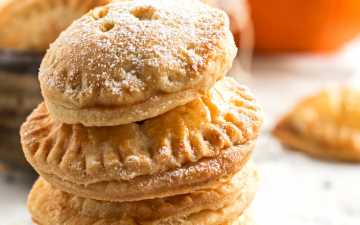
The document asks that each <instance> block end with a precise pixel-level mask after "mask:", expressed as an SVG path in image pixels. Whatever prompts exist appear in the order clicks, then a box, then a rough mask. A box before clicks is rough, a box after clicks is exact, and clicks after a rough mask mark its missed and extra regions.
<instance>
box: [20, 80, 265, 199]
mask: <svg viewBox="0 0 360 225" xmlns="http://www.w3.org/2000/svg"><path fill="white" fill-rule="evenodd" d="M261 122H262V115H261V110H260V108H259V107H258V106H257V104H256V102H255V100H254V98H253V97H252V95H251V94H250V93H249V92H248V90H247V89H246V88H244V87H243V86H240V85H239V84H237V82H236V81H235V80H233V79H232V78H226V79H224V80H221V81H219V82H217V83H216V85H215V86H214V87H213V88H212V89H211V90H210V92H209V93H208V95H206V96H204V97H203V98H198V99H197V100H194V101H192V102H190V103H188V104H186V105H184V106H180V107H177V108H175V109H173V110H171V111H169V112H167V113H165V114H163V115H160V116H158V117H156V118H153V119H149V120H146V121H143V122H141V123H132V124H127V125H121V126H116V127H84V126H82V125H67V124H63V123H61V122H58V121H56V120H54V119H52V117H51V116H50V115H49V113H48V112H47V110H46V107H45V105H44V104H41V105H39V107H38V108H37V109H36V110H35V111H34V112H33V113H32V114H31V115H30V116H29V117H28V119H27V121H26V122H25V123H24V124H23V126H22V128H21V132H20V133H21V141H22V146H23V150H24V152H25V156H26V158H27V159H28V161H29V162H30V163H31V164H32V165H33V166H34V168H35V169H36V170H37V171H38V172H39V173H40V174H42V175H43V176H44V177H45V178H48V179H52V180H58V182H56V181H55V182H56V183H62V184H63V185H62V186H64V185H65V183H69V185H67V186H71V187H74V185H76V186H77V187H76V188H75V187H74V189H84V188H85V186H86V189H89V187H90V186H89V185H92V186H93V187H101V186H103V185H108V183H112V185H115V184H118V183H122V184H123V185H125V184H127V185H125V186H124V188H130V187H131V183H132V182H134V180H133V179H134V178H138V179H137V180H139V182H140V183H142V185H144V184H145V183H147V182H154V181H152V179H155V178H156V179H157V180H158V184H159V185H160V184H162V183H164V184H165V185H166V180H161V179H165V177H168V176H170V174H171V173H173V175H171V177H173V178H166V179H176V180H177V182H178V185H181V183H183V182H184V183H186V182H185V180H186V179H187V178H185V177H183V178H181V179H180V178H179V177H178V178H177V177H176V176H178V175H181V174H182V173H184V176H185V174H188V175H190V174H193V176H195V177H198V178H197V179H206V177H207V176H202V177H200V176H199V175H200V174H203V175H204V174H208V175H209V176H210V174H212V175H211V176H213V175H215V174H217V175H216V176H221V173H220V171H222V172H225V171H227V172H231V171H232V170H234V171H236V168H238V167H239V166H240V165H241V163H240V164H238V165H233V164H235V161H236V162H242V161H243V160H244V159H245V158H246V157H247V155H248V154H249V153H250V152H251V150H252V148H253V145H254V140H255V139H256V137H257V135H258V133H259V128H260V125H261ZM231 159H233V160H234V162H231ZM196 163H200V164H199V165H197V164H196ZM201 163H202V164H203V165H201ZM210 163H214V164H216V165H217V166H219V167H221V168H222V169H220V168H215V167H214V166H211V165H210ZM223 164H227V166H225V165H223ZM211 167H213V168H211ZM195 168H197V170H199V171H198V172H196V171H192V172H190V171H189V170H194V169H195ZM201 168H203V169H201ZM200 170H201V171H202V173H201V171H200ZM211 170H218V171H217V172H213V171H211ZM180 171H182V172H180ZM177 173H178V175H177ZM159 174H162V175H159ZM141 176H147V177H141ZM211 176H210V177H211ZM56 177H58V178H56ZM160 177H162V178H161V179H160ZM195 177H194V178H195ZM62 180H66V181H67V182H61V181H62ZM194 182H196V180H194ZM100 184H101V185H100ZM99 185H100V186H99ZM118 185H120V184H118ZM129 185H130V186H129ZM160 186H161V185H160ZM115 187H117V188H115ZM68 188H70V187H67V189H68ZM108 188H109V187H108ZM138 188H140V189H139V190H136V188H131V191H130V192H129V191H124V189H120V186H117V185H115V186H114V189H116V190H114V191H116V192H118V194H121V195H122V197H125V196H124V195H132V192H134V194H135V193H137V192H138V191H142V192H145V189H146V188H142V187H140V186H139V187H138ZM154 188H155V187H152V185H150V187H149V191H151V192H153V191H152V190H151V189H154ZM67 189H65V190H67ZM71 189H73V188H71ZM96 189H97V188H96ZM161 189H162V188H161ZM110 190H111V189H110ZM71 191H72V192H73V191H74V190H71ZM93 191H95V189H94V190H93ZM78 194H80V193H78ZM81 194H83V195H84V193H81ZM88 194H90V193H88ZM88 194H85V196H88ZM101 194H105V195H106V196H108V197H106V199H107V198H110V199H112V198H111V197H110V195H108V193H106V191H105V192H102V193H98V194H97V195H101ZM159 194H160V193H159ZM160 195H161V194H160ZM115 196H117V197H119V198H120V196H119V195H115ZM134 197H135V195H134V196H132V197H129V198H131V199H132V198H134ZM102 198H103V197H101V198H100V199H102ZM114 198H115V197H114ZM125 198H126V197H125ZM106 199H103V200H106ZM127 200H130V199H127Z"/></svg>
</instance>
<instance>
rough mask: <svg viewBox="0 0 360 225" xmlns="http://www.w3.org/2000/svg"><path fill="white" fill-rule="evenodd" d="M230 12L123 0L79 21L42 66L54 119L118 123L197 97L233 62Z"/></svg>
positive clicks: (187, 0)
mask: <svg viewBox="0 0 360 225" xmlns="http://www.w3.org/2000/svg"><path fill="white" fill-rule="evenodd" d="M235 55H236V47H235V44H234V40H233V38H232V35H231V32H230V30H229V21H228V17H227V15H226V14H225V13H224V12H222V11H220V10H218V9H214V8H212V7H210V6H207V5H205V4H204V3H201V2H199V1H193V0H183V1H176V0H158V1H152V0H138V1H118V2H114V3H111V4H109V5H107V6H103V7H100V8H96V9H95V10H93V11H92V12H90V13H88V14H86V15H85V16H83V17H82V18H80V19H79V20H77V21H76V22H74V23H73V24H72V25H71V26H70V27H69V28H68V29H67V30H66V31H64V32H63V33H62V34H61V35H60V37H59V38H58V39H57V40H56V41H55V42H54V43H53V44H52V45H51V47H50V49H49V50H48V52H47V54H46V56H45V57H44V60H43V62H42V65H41V67H40V72H39V80H40V85H41V89H42V93H43V96H44V99H45V102H46V104H47V106H48V109H49V111H50V113H51V114H52V115H53V117H54V118H56V119H58V120H60V121H62V122H65V123H70V124H74V123H81V124H83V125H85V126H114V125H120V124H127V123H131V122H135V121H141V120H144V119H148V118H151V117H155V116H157V115H160V114H162V113H164V112H166V111H169V110H170V109H173V108H175V107H177V106H179V105H183V104H185V103H187V102H189V101H191V100H194V99H196V98H197V97H199V95H201V94H203V93H204V92H206V91H207V90H208V89H209V88H210V87H211V86H212V85H213V84H214V83H215V82H216V81H217V80H219V79H221V78H222V77H223V76H224V75H225V74H226V72H227V71H228V70H229V69H230V67H231V64H232V61H233V59H234V57H235Z"/></svg>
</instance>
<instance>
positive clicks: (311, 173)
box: [0, 52, 360, 225]
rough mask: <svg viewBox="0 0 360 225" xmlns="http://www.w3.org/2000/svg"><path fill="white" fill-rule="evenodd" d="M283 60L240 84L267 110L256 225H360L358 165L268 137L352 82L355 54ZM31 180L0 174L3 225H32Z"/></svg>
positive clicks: (259, 66)
mask: <svg viewBox="0 0 360 225" xmlns="http://www.w3.org/2000/svg"><path fill="white" fill-rule="evenodd" d="M349 55H350V56H349ZM283 59H284V58H275V59H271V60H269V59H262V58H257V60H256V61H255V65H254V68H255V69H254V75H253V76H251V77H250V78H248V79H246V80H245V81H242V82H243V83H246V84H247V85H248V86H250V88H251V89H252V90H253V92H254V93H255V95H256V96H257V98H258V100H259V102H260V103H261V104H262V105H263V107H264V111H265V125H264V128H263V132H262V134H261V136H260V138H259V141H258V145H257V149H256V152H255V162H256V163H257V165H258V167H259V170H260V174H261V178H262V179H261V180H262V181H261V185H260V189H259V192H258V195H257V198H256V200H255V202H254V204H253V212H254V215H255V218H256V221H257V224H259V225H357V224H360V175H359V174H358V173H359V171H360V165H359V166H357V165H354V164H352V165H351V164H350V165H348V164H339V163H333V162H323V161H318V160H314V159H311V158H308V157H307V156H304V155H302V154H300V153H297V152H293V151H288V150H284V149H283V147H282V146H281V145H279V143H278V142H277V141H276V140H275V139H274V138H273V137H271V135H270V132H269V131H270V129H271V127H272V126H273V124H274V122H275V121H276V120H277V118H278V117H279V116H280V115H281V114H282V113H284V112H285V111H286V110H287V109H289V107H291V105H293V104H294V103H295V102H296V100H297V99H298V98H299V97H300V96H302V95H304V94H307V93H310V92H313V91H314V90H316V89H318V88H319V87H321V86H324V85H327V84H328V83H334V82H348V80H349V79H353V76H354V74H355V73H356V70H355V69H354V68H355V67H356V63H353V61H351V60H349V59H355V60H356V61H357V60H358V59H360V56H359V55H358V54H357V53H356V54H355V55H354V53H353V52H351V53H346V54H343V55H341V56H340V57H339V56H337V57H336V59H335V58H332V57H311V56H307V57H303V58H300V59H299V58H298V57H296V58H291V57H290V58H289V57H287V58H286V60H285V61H284V60H283ZM339 59H340V60H339ZM344 62H346V63H344ZM28 180H29V179H28V178H24V177H23V176H20V175H15V176H14V175H9V174H6V173H0V221H1V222H0V223H1V225H24V224H26V225H28V224H31V222H30V217H29V215H28V213H27V211H26V195H27V192H28V191H29V189H30V181H28Z"/></svg>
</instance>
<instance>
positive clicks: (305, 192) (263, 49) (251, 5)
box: [0, 0, 360, 225]
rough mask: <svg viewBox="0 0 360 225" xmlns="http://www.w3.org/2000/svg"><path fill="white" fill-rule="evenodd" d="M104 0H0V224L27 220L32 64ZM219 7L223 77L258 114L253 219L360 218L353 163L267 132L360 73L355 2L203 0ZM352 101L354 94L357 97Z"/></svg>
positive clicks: (293, 222) (36, 95) (294, 222)
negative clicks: (24, 139) (227, 67)
mask: <svg viewBox="0 0 360 225" xmlns="http://www.w3.org/2000/svg"><path fill="white" fill-rule="evenodd" d="M109 1H111V0H84V1H60V0H41V1H40V0H0V115H1V116H0V140H1V141H0V221H1V224H4V225H16V224H31V223H30V218H29V215H28V214H27V211H26V196H27V193H28V191H29V190H30V187H31V184H32V182H33V181H34V179H35V178H36V174H35V172H34V171H33V170H32V169H31V167H30V166H29V165H28V164H27V163H26V161H25V159H24V157H23V154H22V151H21V147H20V140H19V136H18V130H19V126H20V124H21V123H22V122H23V121H24V120H25V118H26V116H27V115H28V114H29V113H30V111H31V110H32V109H33V108H34V107H35V106H36V105H37V104H38V103H39V102H40V101H41V95H40V90H39V87H38V82H37V69H38V67H39V64H40V62H41V58H42V55H43V54H44V53H45V51H46V49H47V48H48V46H49V44H50V43H51V42H52V41H53V40H55V39H56V37H57V36H58V35H59V33H60V32H61V31H62V30H63V29H65V28H66V27H67V26H68V25H69V24H70V23H71V22H72V21H73V20H74V19H76V18H78V17H80V16H81V15H82V14H84V13H86V12H87V11H88V10H91V9H92V8H93V7H95V6H98V5H102V4H106V3H107V2H109ZM204 1H205V2H206V3H208V4H210V5H212V6H214V7H219V8H221V9H223V10H224V11H226V12H227V13H228V15H229V17H230V21H231V29H232V31H233V34H234V38H235V40H236V43H237V45H238V47H239V54H238V57H237V59H236V61H235V62H234V66H233V69H232V71H231V72H230V73H229V75H230V76H234V77H236V78H237V79H238V80H239V81H240V82H241V83H243V84H245V85H247V86H249V87H250V89H251V90H252V91H253V92H254V93H255V96H256V97H257V99H258V101H259V102H260V103H261V105H262V106H263V108H264V111H265V125H264V127H263V131H262V134H261V136H260V140H259V143H258V145H257V150H256V152H255V160H256V161H257V164H258V165H259V169H260V173H261V177H262V183H261V186H260V191H259V194H258V195H257V198H256V201H255V203H254V205H253V212H254V214H255V215H256V220H257V223H258V224H259V225H260V224H261V225H265V224H279V225H300V224H301V225H305V224H306V225H332V224H334V225H356V224H360V179H359V175H358V174H357V173H358V171H359V169H360V166H358V165H356V164H346V163H336V162H329V161H322V160H317V159H313V158H310V157H308V156H306V155H304V154H301V153H297V152H294V151H288V148H289V147H285V146H282V145H281V144H280V143H279V142H278V141H277V140H276V139H275V138H274V137H273V136H272V134H271V129H272V128H273V127H274V125H275V124H276V122H277V121H278V120H279V118H280V117H281V116H282V115H284V114H285V113H286V112H287V111H289V110H290V109H291V107H292V106H294V104H296V102H298V100H299V99H302V98H304V97H306V96H308V95H309V94H313V93H316V92H318V91H319V90H321V89H322V88H324V87H327V86H329V85H338V84H344V85H346V84H353V83H356V82H358V80H359V79H360V78H359V77H360V36H359V34H360V1H359V0H312V1H303V0H272V1H269V0H248V1H245V0H204ZM358 100H359V101H360V99H358Z"/></svg>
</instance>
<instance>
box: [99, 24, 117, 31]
mask: <svg viewBox="0 0 360 225" xmlns="http://www.w3.org/2000/svg"><path fill="white" fill-rule="evenodd" d="M114 26H115V24H114V23H112V22H104V23H102V24H101V25H100V30H101V31H102V32H107V31H109V30H111V29H113V27H114Z"/></svg>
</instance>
